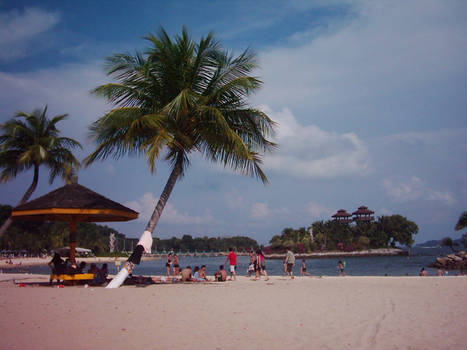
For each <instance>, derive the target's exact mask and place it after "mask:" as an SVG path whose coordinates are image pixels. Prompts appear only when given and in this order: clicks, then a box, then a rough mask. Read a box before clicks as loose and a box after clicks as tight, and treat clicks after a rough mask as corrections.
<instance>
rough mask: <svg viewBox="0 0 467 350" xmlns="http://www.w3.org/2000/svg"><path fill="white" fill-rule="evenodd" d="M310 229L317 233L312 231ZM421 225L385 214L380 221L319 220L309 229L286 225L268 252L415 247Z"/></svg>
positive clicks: (272, 241)
mask: <svg viewBox="0 0 467 350" xmlns="http://www.w3.org/2000/svg"><path fill="white" fill-rule="evenodd" d="M310 229H311V232H312V234H313V236H312V235H311V234H310ZM417 232H418V226H417V224H415V223H414V222H413V221H410V220H407V219H406V218H405V217H403V216H402V215H391V216H381V217H379V218H378V219H377V220H376V221H371V222H359V221H357V222H353V223H343V222H339V221H335V220H329V221H316V222H314V223H313V224H312V225H311V226H310V227H309V228H308V229H307V228H305V227H302V228H299V229H298V230H297V229H293V228H285V229H284V230H283V231H282V233H281V234H280V235H275V236H273V237H272V238H271V240H270V242H269V243H270V246H269V247H266V248H265V250H266V252H267V253H268V252H283V251H284V250H285V249H286V247H291V248H292V249H294V250H295V251H296V252H298V253H305V252H312V251H319V250H344V251H353V250H359V249H368V248H387V247H395V246H396V243H398V244H401V245H407V246H411V245H412V244H413V242H414V240H413V235H415V234H417Z"/></svg>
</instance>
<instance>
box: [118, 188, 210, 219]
mask: <svg viewBox="0 0 467 350" xmlns="http://www.w3.org/2000/svg"><path fill="white" fill-rule="evenodd" d="M158 200H159V199H158V198H156V197H154V195H153V194H152V193H150V192H146V193H145V194H144V195H143V196H142V197H140V198H139V199H137V200H134V201H130V202H127V203H125V204H124V205H125V206H127V207H129V208H131V209H133V210H136V211H137V212H139V217H138V220H144V221H148V220H149V218H150V217H151V215H152V213H153V211H154V208H155V206H156V204H157V201H158ZM160 222H161V223H167V224H206V223H212V222H214V218H213V217H212V216H211V215H210V214H209V213H208V212H207V213H206V214H205V215H204V216H192V215H190V214H188V213H187V212H180V211H179V210H178V209H177V208H175V207H174V206H173V205H172V204H171V203H167V204H166V205H165V208H164V211H163V212H162V215H161V219H160Z"/></svg>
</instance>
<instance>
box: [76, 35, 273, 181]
mask: <svg viewBox="0 0 467 350" xmlns="http://www.w3.org/2000/svg"><path fill="white" fill-rule="evenodd" d="M145 39H146V40H147V41H148V42H149V43H150V47H149V48H148V49H147V50H146V51H145V52H144V53H141V52H136V54H135V55H129V54H115V55H113V56H111V57H110V58H108V59H107V66H106V69H107V74H108V75H109V76H111V77H113V78H114V79H115V80H116V81H117V82H116V83H109V84H105V85H102V86H99V87H97V88H96V89H94V90H93V93H95V94H97V95H99V96H103V97H105V98H107V100H108V101H110V102H112V103H114V104H116V105H117V108H115V109H113V110H111V111H110V112H109V113H107V114H106V115H104V116H103V117H101V118H100V119H98V120H97V121H96V122H95V123H93V124H92V126H91V127H90V136H91V137H92V138H93V139H94V140H95V142H96V143H97V148H96V149H95V151H94V152H93V153H91V154H90V155H89V156H88V157H87V158H86V160H85V162H86V165H89V164H91V163H92V162H94V161H95V160H97V159H101V160H103V159H105V158H107V157H108V156H113V157H115V158H119V157H121V156H123V155H126V154H144V155H145V156H146V158H147V160H148V165H149V168H150V170H151V172H154V171H155V161H156V159H157V158H159V156H160V155H161V153H162V152H165V159H166V160H168V161H169V162H170V163H171V165H172V167H173V166H174V165H175V164H176V162H177V160H179V159H182V160H183V166H182V175H183V173H184V170H185V169H186V167H187V166H188V164H189V160H188V155H189V154H190V153H192V152H201V154H203V156H204V157H205V158H206V159H208V160H210V161H213V162H221V163H223V164H224V166H229V167H231V168H232V169H234V170H237V171H240V172H242V173H243V174H245V175H252V176H255V177H257V178H259V179H260V180H262V181H263V182H267V178H266V176H265V174H264V173H263V171H262V170H261V168H260V165H261V163H262V160H261V156H262V154H263V153H265V152H268V151H272V150H273V149H274V148H275V147H276V145H275V144H274V143H273V142H271V141H269V140H268V137H270V136H273V134H274V127H275V123H274V122H273V121H272V120H271V119H270V118H269V117H268V116H267V115H266V114H265V113H263V112H262V111H260V110H258V109H255V108H252V107H250V106H249V105H248V103H247V101H246V99H247V97H248V96H249V95H250V94H251V93H252V92H254V91H255V90H257V89H258V88H259V87H260V85H261V81H260V80H259V79H258V78H256V77H252V76H250V75H249V73H250V72H251V71H252V70H253V69H255V68H256V59H255V55H254V54H253V53H252V52H250V51H249V50H245V51H244V52H243V53H241V54H240V55H239V56H237V57H233V56H232V55H230V54H229V53H228V52H227V51H225V50H223V49H222V47H221V45H220V44H219V42H217V41H216V40H215V39H214V37H213V34H212V33H210V34H209V35H207V36H206V37H203V38H201V39H200V40H199V42H195V41H193V40H192V39H191V38H190V36H189V35H188V33H187V31H186V29H185V27H183V29H182V33H181V34H180V35H177V36H176V37H175V38H174V39H173V40H172V39H171V38H170V37H169V36H168V34H167V33H166V32H165V30H164V29H163V28H160V30H159V32H158V35H157V36H154V35H152V34H150V35H148V36H147V37H145Z"/></svg>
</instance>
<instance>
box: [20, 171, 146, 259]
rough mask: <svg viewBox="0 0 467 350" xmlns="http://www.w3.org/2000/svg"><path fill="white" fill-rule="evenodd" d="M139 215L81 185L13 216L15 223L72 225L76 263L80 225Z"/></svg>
mask: <svg viewBox="0 0 467 350" xmlns="http://www.w3.org/2000/svg"><path fill="white" fill-rule="evenodd" d="M137 217H138V213H137V212H136V211H134V210H132V209H130V208H127V207H125V206H123V205H121V204H119V203H117V202H114V201H112V200H110V199H108V198H106V197H104V196H102V195H100V194H98V193H96V192H94V191H91V190H90V189H89V188H86V187H84V186H81V185H79V184H78V179H77V177H74V178H73V180H72V183H71V184H68V185H65V186H63V187H60V188H58V189H56V190H54V191H52V192H49V193H47V194H46V195H43V196H42V197H39V198H36V199H33V200H31V201H29V202H27V203H24V204H22V205H19V206H17V207H16V208H14V209H13V211H12V213H11V218H12V219H13V220H32V221H67V222H69V223H70V261H71V263H72V264H75V263H76V260H75V254H76V223H77V222H106V221H129V220H133V219H136V218H137Z"/></svg>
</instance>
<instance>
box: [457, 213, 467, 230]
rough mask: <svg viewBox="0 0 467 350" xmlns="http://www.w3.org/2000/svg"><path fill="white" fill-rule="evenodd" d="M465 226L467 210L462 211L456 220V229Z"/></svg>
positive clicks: (466, 224) (466, 223)
mask: <svg viewBox="0 0 467 350" xmlns="http://www.w3.org/2000/svg"><path fill="white" fill-rule="evenodd" d="M465 227H467V211H464V212H463V213H462V214H461V216H460V217H459V220H458V221H457V224H456V227H455V229H456V231H460V230H462V229H463V228H465Z"/></svg>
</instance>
